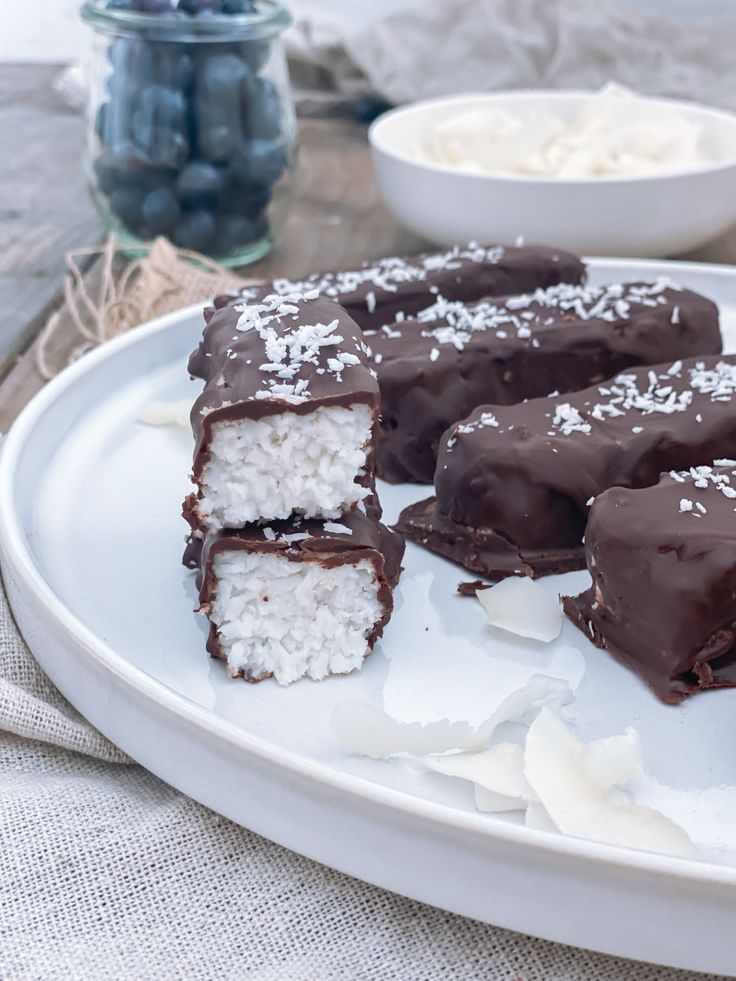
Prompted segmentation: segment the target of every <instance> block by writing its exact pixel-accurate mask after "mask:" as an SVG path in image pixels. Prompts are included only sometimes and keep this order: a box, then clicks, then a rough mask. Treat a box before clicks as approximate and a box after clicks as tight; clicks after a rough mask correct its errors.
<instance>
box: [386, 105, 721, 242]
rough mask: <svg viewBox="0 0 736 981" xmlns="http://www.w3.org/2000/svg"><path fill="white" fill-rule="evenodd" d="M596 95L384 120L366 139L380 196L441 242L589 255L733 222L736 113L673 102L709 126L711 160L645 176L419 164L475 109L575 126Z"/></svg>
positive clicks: (429, 108) (409, 110)
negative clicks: (450, 125) (433, 141)
mask: <svg viewBox="0 0 736 981" xmlns="http://www.w3.org/2000/svg"><path fill="white" fill-rule="evenodd" d="M591 95H592V93H588V92H552V91H541V92H507V93H498V94H486V95H462V96H452V97H450V98H443V99H432V100H427V101H425V102H418V103H415V104H414V105H411V106H406V107H404V108H399V109H394V110H392V111H391V112H387V113H386V114H385V115H383V116H381V117H379V119H377V120H376V121H375V122H374V123H373V125H372V126H371V128H370V131H369V139H370V143H371V147H372V150H373V162H374V167H375V172H376V178H377V180H378V186H379V188H380V191H381V194H382V195H383V198H384V200H385V202H386V204H387V205H388V207H389V208H390V209H391V211H392V212H393V213H394V215H395V216H396V217H397V218H398V219H399V221H401V222H402V223H403V224H404V225H406V226H407V227H408V228H410V229H411V230H412V231H414V232H416V233H418V234H419V235H422V236H423V237H425V238H428V239H430V240H431V241H433V242H436V243H438V244H441V245H453V244H455V243H456V242H468V241H473V240H474V241H477V242H480V243H482V244H490V243H496V242H498V243H500V244H505V245H511V244H513V243H514V242H515V241H516V240H517V239H518V238H519V237H520V236H521V237H523V239H524V240H525V241H526V242H528V243H530V244H531V243H537V244H543V243H549V244H554V245H557V246H559V247H560V248H567V249H570V250H572V251H574V252H580V253H586V254H589V255H612V256H613V255H638V256H645V257H659V256H669V255H676V254H679V253H682V252H685V251H687V250H689V249H693V248H696V247H697V246H700V245H703V244H704V243H705V242H707V241H709V240H710V239H713V238H715V237H717V236H718V235H720V234H722V233H723V232H725V231H726V230H727V229H728V228H729V227H730V226H731V225H733V224H734V222H736V115H733V114H731V113H728V112H723V111H720V110H716V109H708V108H705V107H703V106H699V105H695V104H693V103H687V102H674V101H673V100H670V99H659V100H651V101H653V102H659V103H661V104H662V105H663V106H664V105H667V106H675V107H677V108H678V109H679V110H680V111H681V112H682V114H683V115H684V116H686V117H689V118H690V119H691V120H693V121H695V122H698V123H699V124H700V125H701V126H702V133H703V136H702V146H703V149H704V151H705V153H706V154H707V155H708V157H709V158H710V159H712V160H713V161H714V162H713V163H712V164H711V165H709V166H707V167H703V168H701V169H698V170H691V171H687V172H685V171H681V172H673V173H671V174H665V175H656V176H648V177H623V178H590V179H588V180H576V179H569V178H549V179H538V178H535V177H513V176H496V175H487V174H472V173H464V172H461V171H459V170H456V169H455V168H453V167H448V166H444V165H442V164H434V163H427V162H422V161H419V160H417V159H413V156H414V154H413V148H414V147H415V146H416V145H417V143H418V142H419V141H420V140H421V139H422V138H423V137H424V136H425V135H426V134H427V133H428V131H430V130H431V129H433V128H434V126H436V125H437V124H438V123H441V122H444V121H446V120H447V119H449V118H452V117H454V116H456V115H458V114H459V113H461V112H465V111H467V110H472V109H476V110H477V109H489V108H496V109H504V110H507V111H510V112H513V113H518V114H524V113H531V112H535V111H538V110H539V109H541V108H546V109H549V110H551V111H552V112H554V113H555V114H557V115H559V116H561V117H562V118H564V119H571V118H572V117H573V116H575V115H576V113H577V112H578V110H579V109H580V108H581V107H582V105H583V103H584V102H585V100H586V99H589V98H590V96H591Z"/></svg>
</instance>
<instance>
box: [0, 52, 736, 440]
mask: <svg viewBox="0 0 736 981" xmlns="http://www.w3.org/2000/svg"><path fill="white" fill-rule="evenodd" d="M59 71H60V68H59V67H58V66H48V65H43V66H39V65H0V148H2V151H3V152H2V153H0V304H1V306H0V309H2V311H3V321H2V330H1V331H0V432H7V429H8V426H9V425H10V424H11V422H12V420H13V419H14V418H15V416H16V415H17V414H18V412H19V411H20V410H21V409H22V408H23V406H24V405H25V403H26V402H27V401H28V399H29V398H30V397H31V396H32V395H33V394H34V393H35V392H36V391H38V389H39V388H41V387H42V385H43V379H42V378H41V376H40V375H39V373H38V371H37V368H36V364H35V357H34V352H33V350H32V345H33V339H34V337H35V336H36V335H37V333H38V331H39V330H40V329H41V327H42V326H43V324H44V323H45V321H46V318H47V317H48V315H49V313H51V312H52V311H53V310H54V309H56V308H58V307H59V306H60V305H61V285H62V281H63V278H64V275H65V273H66V267H65V260H64V257H65V254H66V253H67V252H68V251H69V250H70V249H74V248H80V247H84V246H89V245H94V244H96V243H98V242H100V241H101V240H102V238H103V236H104V233H103V229H102V225H101V222H100V219H99V218H98V216H97V213H96V211H95V209H94V207H93V205H92V203H91V200H90V198H89V195H88V193H87V190H86V187H85V182H84V175H83V170H82V163H81V160H82V146H83V137H84V122H83V118H82V116H81V114H80V113H78V112H75V111H73V110H71V109H69V108H68V106H66V105H65V103H64V102H63V100H62V99H61V98H60V97H59V96H58V95H57V94H56V92H55V90H54V88H53V82H54V79H55V78H56V77H57V76H58V74H59ZM300 142H301V149H300V157H299V166H298V171H297V179H296V189H295V199H294V206H293V209H292V211H291V213H290V217H289V220H288V222H287V226H286V229H285V232H284V235H283V237H282V242H281V244H280V245H279V247H278V248H277V249H276V250H275V251H274V252H273V253H272V254H271V255H269V256H268V257H266V259H264V260H262V261H261V262H259V263H257V264H256V265H254V266H251V267H249V268H248V270H247V274H248V275H252V276H256V277H260V276H263V277H272V276H283V275H288V276H291V277H299V276H302V275H304V274H306V273H310V272H314V271H316V270H319V269H329V268H339V267H340V266H344V267H350V266H352V265H354V264H356V263H359V262H360V261H362V260H364V259H372V258H377V257H379V256H382V255H391V254H394V255H395V254H397V253H402V252H412V251H416V250H417V249H419V248H420V247H422V246H423V245H424V244H425V243H423V242H422V241H421V240H420V239H418V238H416V237H415V236H413V235H412V234H411V233H410V232H407V231H405V230H404V229H402V228H401V227H400V226H399V225H398V224H397V223H396V221H395V220H394V219H393V218H392V217H391V215H390V214H389V213H388V211H387V210H386V209H385V208H384V206H383V205H382V203H381V202H380V200H379V198H378V194H377V191H376V187H375V183H374V180H373V175H372V171H371V163H370V155H369V151H368V145H367V141H366V132H365V127H364V126H361V125H358V124H356V123H353V122H351V121H350V120H347V119H341V118H336V117H330V118H328V119H305V120H302V121H301V126H300ZM688 258H694V259H701V260H704V261H713V262H736V231H734V233H732V234H730V235H729V236H726V237H724V238H723V239H721V240H719V241H718V242H714V243H712V244H710V245H708V246H707V247H705V248H704V249H700V250H698V252H697V253H693V254H692V255H691V256H688ZM62 342H63V338H62Z"/></svg>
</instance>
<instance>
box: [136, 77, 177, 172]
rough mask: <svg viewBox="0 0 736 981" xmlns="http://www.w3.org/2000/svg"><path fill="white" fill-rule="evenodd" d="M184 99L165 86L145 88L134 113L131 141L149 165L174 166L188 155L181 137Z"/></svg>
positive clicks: (174, 90) (175, 91)
mask: <svg viewBox="0 0 736 981" xmlns="http://www.w3.org/2000/svg"><path fill="white" fill-rule="evenodd" d="M185 111H186V100H185V98H184V96H183V95H182V93H181V92H178V91H177V90H176V89H172V88H170V87H168V86H165V85H148V86H146V87H145V88H144V89H143V91H142V93H141V97H140V100H139V103H138V109H137V110H136V111H135V112H134V113H133V139H134V141H135V143H136V146H137V147H138V149H139V150H140V152H141V153H143V154H144V155H145V156H147V157H148V158H149V160H151V162H152V163H156V164H163V165H165V166H169V167H176V166H178V165H179V164H181V163H182V162H183V161H184V160H185V159H186V156H187V154H188V152H189V143H188V140H187V138H186V136H185V135H184V124H185Z"/></svg>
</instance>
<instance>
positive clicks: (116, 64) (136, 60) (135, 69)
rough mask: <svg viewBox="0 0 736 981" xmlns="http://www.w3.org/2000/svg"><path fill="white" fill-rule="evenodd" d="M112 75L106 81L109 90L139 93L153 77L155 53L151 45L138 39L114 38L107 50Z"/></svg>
mask: <svg viewBox="0 0 736 981" xmlns="http://www.w3.org/2000/svg"><path fill="white" fill-rule="evenodd" d="M107 57H108V60H109V62H110V64H111V65H112V69H113V73H112V76H111V77H110V78H108V80H107V85H108V88H109V89H112V88H113V87H116V88H117V89H123V88H125V89H127V90H130V91H136V92H137V91H139V90H140V88H141V86H142V85H145V83H146V82H148V81H150V80H151V79H152V78H153V75H154V69H155V53H154V51H153V48H152V45H151V44H149V43H148V42H147V41H144V40H142V39H141V38H138V37H119V38H115V40H114V41H112V43H111V44H110V46H109V48H108V49H107Z"/></svg>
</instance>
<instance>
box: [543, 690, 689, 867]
mask: <svg viewBox="0 0 736 981" xmlns="http://www.w3.org/2000/svg"><path fill="white" fill-rule="evenodd" d="M642 771H643V763H642V761H641V754H640V750H639V744H638V738H637V737H636V734H635V733H634V732H633V730H628V731H627V733H626V735H625V736H623V737H613V738H611V739H603V740H596V741H594V742H593V743H591V744H589V745H588V746H585V745H584V744H583V743H582V742H581V741H580V740H579V739H578V738H577V736H576V735H575V734H574V733H573V732H572V731H571V730H570V729H569V728H568V727H567V726H566V725H565V723H564V722H563V721H562V719H560V718H559V717H558V716H557V715H555V713H554V712H552V711H551V710H549V709H547V708H543V709H542V710H541V711H540V712H539V714H538V715H537V717H536V719H535V720H534V722H533V723H532V724H531V726H530V727H529V732H528V733H527V737H526V749H525V754H524V775H525V777H526V779H527V780H528V782H529V785H530V786H531V788H532V790H533V791H534V793H535V794H536V796H537V797H538V799H539V802H540V803H541V804H542V805H543V807H544V809H545V810H546V812H547V814H548V815H549V817H550V819H551V820H552V822H553V823H554V825H555V826H556V827H557V829H558V830H559V831H562V832H563V834H567V835H573V836H575V837H579V838H588V839H592V840H593V841H600V842H604V843H606V844H611V845H624V846H627V847H629V848H638V849H643V850H645V851H651V852H659V853H661V854H665V855H679V856H683V857H687V858H692V857H696V856H697V854H698V852H697V849H696V848H695V846H694V845H693V843H692V841H691V840H690V838H689V837H688V835H687V834H686V832H685V831H684V830H683V829H682V828H681V827H679V825H677V824H675V823H674V821H671V820H670V819H669V818H667V817H665V815H664V814H662V813H661V812H660V811H656V810H654V808H651V807H644V806H642V805H639V804H636V803H634V802H633V801H632V800H631V798H630V796H629V795H628V794H625V793H624V792H623V790H621V789H620V788H619V787H618V786H617V783H618V782H622V783H623V782H625V780H628V779H631V777H633V776H635V775H637V774H638V773H640V772H642Z"/></svg>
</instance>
